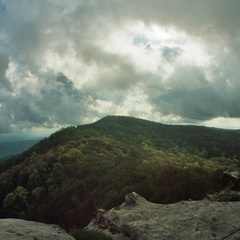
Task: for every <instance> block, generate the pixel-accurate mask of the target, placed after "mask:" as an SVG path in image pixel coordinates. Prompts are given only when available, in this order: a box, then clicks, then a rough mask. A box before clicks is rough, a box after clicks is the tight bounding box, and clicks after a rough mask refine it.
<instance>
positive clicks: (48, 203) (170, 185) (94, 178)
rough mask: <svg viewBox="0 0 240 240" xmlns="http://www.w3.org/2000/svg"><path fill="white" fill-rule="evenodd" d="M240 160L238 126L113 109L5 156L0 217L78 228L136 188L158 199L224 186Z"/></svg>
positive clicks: (195, 195) (0, 176)
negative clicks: (180, 122) (160, 119)
mask: <svg viewBox="0 0 240 240" xmlns="http://www.w3.org/2000/svg"><path fill="white" fill-rule="evenodd" d="M239 159H240V132H239V131H233V130H221V129H214V128H206V127H197V126H174V125H164V124H160V123H155V122H151V121H147V120H141V119H136V118H132V117H118V116H108V117H105V118H103V119H101V120H99V121H97V122H95V123H93V124H88V125H82V126H77V127H76V126H72V127H68V128H65V129H62V130H60V131H58V132H56V133H54V134H52V135H51V136H50V137H48V138H46V139H44V140H41V141H40V142H39V143H37V144H36V145H34V146H33V147H31V148H30V149H29V150H28V151H26V152H24V153H22V154H20V155H18V156H16V157H13V158H11V159H10V160H8V161H4V162H1V165H0V217H17V218H24V219H30V220H37V221H42V222H47V223H55V224H58V225H60V226H62V227H64V228H65V229H74V228H78V227H84V226H86V225H87V224H88V223H89V221H90V220H91V218H92V217H94V216H95V214H96V212H97V210H98V209H99V208H104V209H109V208H111V207H113V206H117V205H118V204H120V203H121V202H122V201H123V199H124V196H125V194H126V193H129V192H131V191H135V192H137V193H139V194H141V195H142V196H144V197H145V198H146V199H148V200H149V201H152V202H156V203H173V202H177V201H180V200H186V199H195V200H198V199H202V198H204V197H205V196H206V194H207V193H212V192H215V191H219V190H220V189H221V188H222V180H221V176H222V172H223V171H224V170H226V169H233V168H238V167H239Z"/></svg>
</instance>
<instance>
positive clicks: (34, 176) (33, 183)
mask: <svg viewBox="0 0 240 240" xmlns="http://www.w3.org/2000/svg"><path fill="white" fill-rule="evenodd" d="M40 185H41V178H40V175H39V173H38V170H36V169H34V170H33V171H32V172H31V174H30V175H29V177H28V183H27V186H28V189H29V190H31V191H32V190H33V189H35V188H36V187H39V186H40Z"/></svg>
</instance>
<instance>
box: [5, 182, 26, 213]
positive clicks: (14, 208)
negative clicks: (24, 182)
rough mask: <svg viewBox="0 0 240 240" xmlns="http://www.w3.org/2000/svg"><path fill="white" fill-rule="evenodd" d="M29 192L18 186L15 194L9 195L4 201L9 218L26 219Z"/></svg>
mask: <svg viewBox="0 0 240 240" xmlns="http://www.w3.org/2000/svg"><path fill="white" fill-rule="evenodd" d="M28 195H29V192H28V191H27V189H25V188H24V187H21V186H18V187H17V188H16V189H15V191H14V192H11V193H9V194H8V195H7V196H6V198H5V199H4V205H3V208H4V211H5V212H6V216H7V217H24V216H25V214H24V211H25V210H26V209H27V207H28Z"/></svg>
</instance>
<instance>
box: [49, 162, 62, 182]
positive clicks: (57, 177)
mask: <svg viewBox="0 0 240 240" xmlns="http://www.w3.org/2000/svg"><path fill="white" fill-rule="evenodd" d="M62 172H63V166H62V164H61V163H59V162H56V163H54V164H53V168H52V171H51V173H50V176H49V178H48V180H47V183H48V184H49V185H50V186H59V185H60V183H61V179H62Z"/></svg>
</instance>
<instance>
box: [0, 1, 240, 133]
mask: <svg viewBox="0 0 240 240" xmlns="http://www.w3.org/2000/svg"><path fill="white" fill-rule="evenodd" d="M239 9H240V2H239V1H237V0H233V1H225V0H218V1H210V0H208V1H192V0H172V1H169V0H159V1H156V0H149V1H143V0H140V1H137V2H136V1H131V0H130V1H129V0H128V1H127V0H121V1H117V0H107V1H97V0H89V1H77V0H70V1H65V0H59V1H51V0H35V1H32V0H23V1H18V0H11V1H9V0H2V1H0V59H1V61H0V93H1V97H0V116H1V117H0V132H1V131H2V132H4V131H10V130H11V128H12V129H15V128H19V129H20V130H21V129H24V128H29V129H31V127H37V126H44V127H48V128H51V127H54V126H65V125H68V124H80V123H83V122H86V121H87V120H91V119H96V118H98V117H100V116H102V115H103V114H104V113H103V111H99V112H98V111H97V110H96V109H95V110H93V109H94V108H92V106H93V105H94V104H95V105H96V102H97V101H98V100H101V101H106V102H111V103H112V104H113V107H116V106H119V107H121V105H122V104H126V98H127V96H126V94H127V93H129V92H130V91H131V89H134V88H140V89H141V90H142V91H143V92H144V93H145V94H146V105H147V104H148V105H150V106H152V107H153V109H154V111H155V112H156V113H159V114H160V115H161V116H167V115H170V114H172V115H177V116H180V117H182V118H187V119H189V121H195V120H196V121H202V120H207V119H212V118H215V117H219V116H223V117H232V118H240V108H238V103H239V101H240V95H239V91H240V83H239V82H240V81H239V79H240V69H239V61H240V15H239ZM137 22H142V23H144V24H145V25H146V26H147V27H146V28H149V29H150V28H151V26H152V25H153V24H154V25H157V26H161V27H165V28H171V29H175V30H176V31H178V32H184V33H185V34H186V35H187V36H191V37H192V39H193V40H192V41H196V42H198V43H201V44H202V46H204V49H205V51H206V52H207V53H209V55H210V56H211V63H210V64H208V65H207V64H206V66H205V65H204V66H202V65H201V66H200V65H196V64H195V65H194V64H193V63H191V62H187V63H185V62H184V63H183V62H181V56H182V54H183V49H181V47H180V46H175V45H171V44H170V45H167V46H161V47H160V48H159V49H158V50H154V49H151V51H156V52H155V55H153V56H154V57H156V59H157V60H155V61H159V62H157V63H156V65H158V66H159V70H158V71H159V72H154V71H152V72H151V71H150V70H144V69H142V68H144V67H145V66H144V65H143V66H142V65H140V66H139V65H137V64H135V63H136V62H138V60H139V59H138V55H136V56H137V57H135V58H134V59H133V57H131V56H132V55H129V54H130V53H129V54H128V52H126V54H122V55H121V54H118V52H114V51H113V52H111V51H106V49H105V48H104V47H107V48H108V49H111V45H107V44H111V43H106V45H107V46H103V45H101V44H99V43H100V42H104V41H105V40H106V39H107V38H108V36H110V35H111V33H113V32H114V31H116V30H118V29H122V28H123V27H124V26H129V25H131V24H132V23H137ZM137 36H138V37H137ZM115 41H119V42H121V39H115ZM147 41H148V39H147V37H146V36H144V34H143V33H139V34H138V35H135V37H134V36H133V39H132V43H133V44H135V45H138V43H145V44H147ZM112 48H113V47H112ZM113 50H114V49H113ZM123 50H124V49H123ZM134 51H137V50H136V49H135V50H134ZM132 54H135V53H132ZM141 54H143V53H141ZM147 54H148V55H147ZM147 54H146V55H144V56H146V58H147V57H149V56H152V55H151V52H149V53H147ZM139 58H140V57H139ZM150 64H152V62H151V61H149V62H147V61H146V64H145V65H146V68H147V69H150V67H151V66H149V65H150ZM166 64H168V65H166ZM168 68H172V72H171V73H169V75H166V71H167V70H166V69H168ZM164 71H165V72H164ZM116 108H117V107H116ZM108 111H109V110H108ZM114 111H115V110H111V112H114ZM116 111H117V110H116ZM131 111H132V110H131ZM134 111H135V113H136V112H137V111H138V110H136V109H135V110H134ZM129 113H130V112H129ZM106 114H108V112H106ZM118 114H121V112H119V113H118ZM136 114H137V113H136ZM146 118H151V114H149V116H146ZM86 119H87V120H86Z"/></svg>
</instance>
